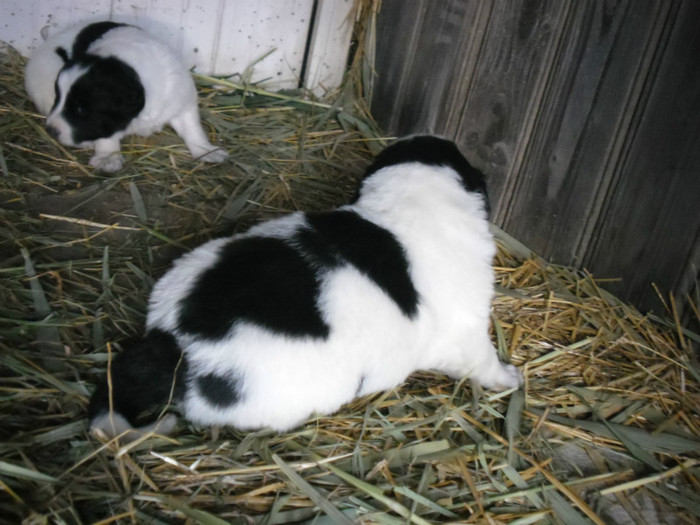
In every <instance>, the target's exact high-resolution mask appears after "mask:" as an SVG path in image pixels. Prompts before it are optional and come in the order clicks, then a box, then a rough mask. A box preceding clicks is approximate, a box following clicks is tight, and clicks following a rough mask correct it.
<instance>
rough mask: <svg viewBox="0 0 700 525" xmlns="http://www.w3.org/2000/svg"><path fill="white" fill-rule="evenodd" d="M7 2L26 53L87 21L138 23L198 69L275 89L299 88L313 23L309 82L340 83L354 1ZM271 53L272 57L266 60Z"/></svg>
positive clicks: (5, 29)
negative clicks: (247, 75) (244, 76)
mask: <svg viewBox="0 0 700 525" xmlns="http://www.w3.org/2000/svg"><path fill="white" fill-rule="evenodd" d="M313 4H314V2H313V0H0V40H2V41H5V42H7V43H9V44H10V45H12V46H13V47H14V48H15V49H17V50H18V51H19V52H20V53H22V54H23V55H29V54H30V53H31V51H32V50H33V49H34V48H36V47H37V46H38V45H39V44H40V43H41V42H42V40H43V39H42V35H44V36H46V35H50V34H54V33H55V32H57V31H60V30H61V29H62V28H64V27H67V26H69V25H71V24H74V23H78V22H82V21H85V20H114V21H118V22H127V23H131V24H134V25H138V26H140V27H142V28H143V29H146V30H148V31H149V32H151V33H152V34H154V35H155V36H157V37H158V38H160V39H161V40H163V41H165V42H167V43H169V44H170V45H171V47H173V48H174V49H175V50H176V51H178V52H179V53H180V54H181V56H182V57H183V60H184V61H185V63H186V64H187V65H188V66H189V67H194V68H195V70H196V71H197V72H198V73H203V74H214V75H233V74H235V73H239V74H243V73H244V72H245V71H246V70H247V69H248V68H249V67H252V68H253V75H252V77H251V79H252V81H253V82H259V81H263V82H264V85H265V87H266V88H268V89H282V88H295V87H297V85H298V83H299V76H300V74H301V71H302V63H303V60H304V51H305V47H306V43H307V39H308V38H309V31H310V30H311V29H312V28H313V29H312V33H313V34H312V35H311V48H310V51H309V59H308V64H307V69H306V72H307V74H306V79H305V85H306V87H310V88H312V89H314V91H315V92H316V93H317V94H322V93H323V91H324V89H333V88H335V87H337V86H338V85H339V84H340V81H341V79H342V74H343V71H344V69H345V63H346V59H347V53H348V48H349V45H350V36H351V31H352V24H353V21H354V12H355V8H354V1H353V0H318V5H317V10H316V19H315V23H313V24H312V11H313ZM263 57H264V58H263Z"/></svg>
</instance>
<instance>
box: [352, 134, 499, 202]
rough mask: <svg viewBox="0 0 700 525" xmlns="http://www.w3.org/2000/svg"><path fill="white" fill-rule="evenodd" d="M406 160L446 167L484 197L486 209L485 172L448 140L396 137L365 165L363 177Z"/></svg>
mask: <svg viewBox="0 0 700 525" xmlns="http://www.w3.org/2000/svg"><path fill="white" fill-rule="evenodd" d="M405 162H420V163H421V164H427V165H429V166H448V167H450V168H452V169H453V170H455V171H456V172H457V173H458V174H459V175H460V176H461V178H462V185H463V186H464V188H465V189H466V190H467V191H471V192H476V193H480V194H481V195H482V196H483V198H484V203H485V205H486V211H487V212H488V211H489V199H488V193H487V191H486V180H485V178H484V174H483V173H481V172H480V171H479V170H477V169H476V168H474V167H473V166H472V165H471V164H469V161H467V159H466V158H465V157H464V155H462V154H461V153H460V151H459V149H458V148H457V146H456V145H455V143H454V142H452V141H450V140H445V139H441V138H439V137H433V136H428V135H425V136H417V137H411V138H408V139H403V140H399V141H397V142H394V143H393V144H391V145H390V146H388V147H387V148H386V149H384V151H382V152H381V153H380V154H379V155H378V156H377V158H376V159H375V160H374V162H373V163H372V164H371V165H370V166H369V168H367V171H366V172H365V178H367V177H369V176H370V175H372V174H373V173H375V172H377V171H379V170H380V169H382V168H386V167H387V166H393V165H395V164H403V163H405Z"/></svg>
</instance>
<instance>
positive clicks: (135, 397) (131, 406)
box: [88, 329, 187, 427]
mask: <svg viewBox="0 0 700 525" xmlns="http://www.w3.org/2000/svg"><path fill="white" fill-rule="evenodd" d="M186 373H187V361H186V360H185V357H184V355H183V354H182V351H181V350H180V348H179V346H178V344H177V341H176V340H175V337H174V336H173V335H172V334H171V333H168V332H164V331H162V330H157V329H156V330H151V331H150V332H148V334H146V336H145V337H144V338H143V339H142V340H141V341H140V342H138V343H137V344H135V345H133V346H130V347H128V348H127V349H126V350H124V351H123V352H121V353H120V354H119V355H117V356H116V358H115V359H114V361H113V362H112V366H111V379H112V403H113V407H114V410H115V412H117V413H119V414H121V415H123V416H124V417H125V418H126V419H127V421H129V423H130V424H131V425H133V426H136V427H138V426H142V425H146V424H148V423H152V422H153V421H155V420H156V418H157V416H158V414H159V413H160V412H161V411H162V410H163V408H165V405H166V403H167V402H168V400H169V399H170V396H171V392H172V395H173V401H177V400H180V399H182V397H183V395H184V392H185V376H186ZM108 410H109V386H108V383H107V381H106V380H105V381H103V382H102V383H101V384H99V385H98V387H97V388H96V389H95V392H94V393H93V395H92V397H91V398H90V405H89V407H88V417H89V419H90V420H92V419H93V418H95V417H96V416H98V415H100V414H102V413H104V412H107V411H108Z"/></svg>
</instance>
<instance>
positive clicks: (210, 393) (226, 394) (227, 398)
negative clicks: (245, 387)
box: [197, 373, 241, 408]
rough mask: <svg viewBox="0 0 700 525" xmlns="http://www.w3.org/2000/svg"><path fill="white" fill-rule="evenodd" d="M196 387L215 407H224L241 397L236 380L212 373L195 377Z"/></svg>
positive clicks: (234, 402)
mask: <svg viewBox="0 0 700 525" xmlns="http://www.w3.org/2000/svg"><path fill="white" fill-rule="evenodd" d="M197 389H198V390H199V393H200V394H202V397H204V399H206V400H207V401H208V402H209V403H211V404H212V405H214V406H215V407H219V408H224V407H228V406H231V405H234V404H236V403H237V402H238V401H240V399H241V394H240V386H239V384H238V380H237V379H235V378H229V377H224V376H220V375H217V374H214V373H211V374H207V375H205V376H199V377H197Z"/></svg>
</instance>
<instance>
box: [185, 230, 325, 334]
mask: <svg viewBox="0 0 700 525" xmlns="http://www.w3.org/2000/svg"><path fill="white" fill-rule="evenodd" d="M318 295H319V282H318V279H317V278H316V275H315V272H314V270H313V269H312V268H311V266H310V265H309V264H308V263H307V262H306V261H305V260H304V258H303V257H302V255H301V254H299V252H298V251H297V250H296V249H294V248H292V247H291V246H289V245H288V244H287V243H285V242H284V241H282V240H280V239H272V238H267V237H248V238H244V239H238V240H235V241H232V242H230V243H229V244H227V245H225V246H224V247H223V248H222V249H221V252H220V256H219V259H218V261H217V262H216V263H215V264H214V265H213V266H211V267H210V268H208V269H207V270H206V271H204V272H203V273H202V274H201V275H200V276H199V278H198V279H197V281H196V283H195V285H194V287H193V288H192V290H191V291H190V293H189V294H188V295H187V296H186V297H185V298H183V299H182V301H181V302H180V313H179V319H178V325H179V326H178V327H179V329H180V330H182V331H183V332H184V333H187V334H190V335H193V336H195V337H201V338H204V339H214V340H216V339H221V338H223V337H224V336H225V335H226V334H227V333H228V331H229V330H230V329H231V328H232V327H233V325H234V324H235V323H236V322H238V321H248V322H251V323H255V324H258V325H260V326H262V327H264V328H266V329H268V330H271V331H273V332H276V333H279V334H284V335H287V336H292V337H305V336H311V337H320V338H325V337H328V334H329V331H330V329H329V327H328V325H327V324H326V323H325V322H324V320H323V318H322V317H321V314H320V312H319V310H318V308H317V306H316V302H317V299H318Z"/></svg>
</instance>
